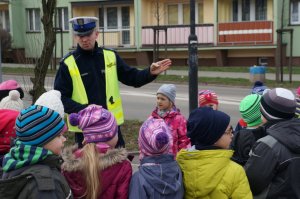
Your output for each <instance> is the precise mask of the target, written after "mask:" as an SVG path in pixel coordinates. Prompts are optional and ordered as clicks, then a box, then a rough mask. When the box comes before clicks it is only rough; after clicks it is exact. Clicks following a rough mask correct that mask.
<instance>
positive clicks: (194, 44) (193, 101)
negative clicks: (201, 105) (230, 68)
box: [189, 0, 198, 112]
mask: <svg viewBox="0 0 300 199" xmlns="http://www.w3.org/2000/svg"><path fill="white" fill-rule="evenodd" d="M190 11H191V15H190V16H191V17H190V35H189V111H190V112H191V111H192V110H194V109H195V108H197V107H198V54H197V48H198V38H197V35H196V34H195V0H190Z"/></svg>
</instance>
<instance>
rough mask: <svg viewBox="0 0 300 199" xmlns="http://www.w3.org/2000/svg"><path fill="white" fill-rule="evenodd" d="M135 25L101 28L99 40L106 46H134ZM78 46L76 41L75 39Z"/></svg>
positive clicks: (99, 42)
mask: <svg viewBox="0 0 300 199" xmlns="http://www.w3.org/2000/svg"><path fill="white" fill-rule="evenodd" d="M134 38H135V27H134V26H130V27H115V28H110V29H108V28H107V27H100V28H99V36H98V38H97V42H98V44H99V45H101V46H104V47H106V48H132V47H135V40H134ZM73 46H76V41H75V40H74V41H73Z"/></svg>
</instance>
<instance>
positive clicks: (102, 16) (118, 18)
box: [99, 6, 130, 30]
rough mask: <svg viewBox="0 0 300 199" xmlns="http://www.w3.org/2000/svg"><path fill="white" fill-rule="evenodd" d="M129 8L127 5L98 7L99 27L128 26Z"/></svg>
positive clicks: (120, 27)
mask: <svg viewBox="0 0 300 199" xmlns="http://www.w3.org/2000/svg"><path fill="white" fill-rule="evenodd" d="M129 12H130V8H129V7H128V6H119V7H111V6H109V7H101V8H99V27H100V28H101V27H104V30H107V29H124V27H126V28H129V26H130V24H129V22H130V14H129Z"/></svg>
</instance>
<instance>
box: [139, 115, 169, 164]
mask: <svg viewBox="0 0 300 199" xmlns="http://www.w3.org/2000/svg"><path fill="white" fill-rule="evenodd" d="M138 142H139V148H140V159H142V158H143V157H144V156H155V155H161V154H166V153H168V152H169V148H170V147H171V145H172V136H171V132H170V130H169V128H168V126H167V125H166V123H165V122H164V120H163V119H155V118H149V119H147V120H146V121H145V122H144V123H143V125H142V126H141V128H140V132H139V138H138Z"/></svg>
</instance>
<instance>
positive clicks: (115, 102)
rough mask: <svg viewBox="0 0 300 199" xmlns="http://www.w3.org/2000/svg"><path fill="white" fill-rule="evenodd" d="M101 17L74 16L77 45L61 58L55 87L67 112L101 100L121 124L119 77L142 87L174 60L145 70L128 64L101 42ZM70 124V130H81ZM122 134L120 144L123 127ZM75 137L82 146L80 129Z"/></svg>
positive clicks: (128, 83)
mask: <svg viewBox="0 0 300 199" xmlns="http://www.w3.org/2000/svg"><path fill="white" fill-rule="evenodd" d="M97 21H98V19H97V18H96V17H75V18H72V19H70V23H71V24H72V27H73V32H74V39H75V40H76V42H77V48H76V50H74V51H73V52H70V53H69V54H67V55H66V56H65V57H64V58H63V59H62V60H61V61H60V67H59V69H58V71H57V74H56V77H55V81H54V89H56V90H59V91H60V92H61V94H62V97H61V99H62V102H63V104H64V108H65V112H66V113H68V114H70V113H77V112H79V111H80V110H82V109H84V108H85V107H87V106H88V105H89V104H97V105H101V106H103V107H104V108H106V109H108V110H109V111H111V112H112V113H113V114H114V116H115V117H116V120H117V123H118V125H121V124H122V123H123V122H124V116H123V108H122V100H121V97H120V92H119V83H118V81H120V82H122V83H123V84H126V85H128V86H134V87H141V86H143V85H145V84H147V83H149V82H151V81H153V80H154V79H155V78H156V77H157V75H159V74H160V73H162V72H164V71H165V70H167V69H168V68H169V67H170V65H171V64H172V62H171V60H170V59H164V60H162V61H159V62H156V63H152V64H151V66H150V67H149V68H146V69H144V70H138V69H136V68H133V67H130V66H128V65H127V64H126V63H125V62H124V61H123V60H122V58H121V57H120V56H119V55H118V54H117V53H116V52H114V51H113V50H110V49H105V48H102V47H99V46H98V43H97V42H96V40H97V37H98V34H99V33H98V30H97V25H96V23H97ZM68 125H69V130H70V131H73V132H80V130H79V129H78V128H77V127H74V126H71V125H70V124H68ZM118 135H119V141H118V144H117V146H121V147H122V146H125V143H124V140H123V137H122V134H121V132H120V128H119V133H118ZM75 139H76V142H77V143H78V144H79V146H80V147H81V146H82V140H83V136H82V133H76V134H75Z"/></svg>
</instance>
